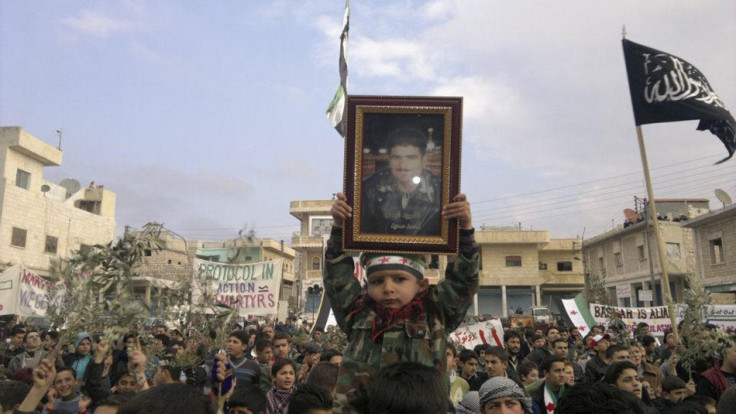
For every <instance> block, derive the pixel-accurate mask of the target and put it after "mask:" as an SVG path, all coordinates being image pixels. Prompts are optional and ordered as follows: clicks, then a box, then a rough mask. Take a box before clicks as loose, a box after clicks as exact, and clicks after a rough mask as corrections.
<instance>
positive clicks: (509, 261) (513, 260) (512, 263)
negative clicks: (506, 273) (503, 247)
mask: <svg viewBox="0 0 736 414" xmlns="http://www.w3.org/2000/svg"><path fill="white" fill-rule="evenodd" d="M506 267H521V256H506Z"/></svg>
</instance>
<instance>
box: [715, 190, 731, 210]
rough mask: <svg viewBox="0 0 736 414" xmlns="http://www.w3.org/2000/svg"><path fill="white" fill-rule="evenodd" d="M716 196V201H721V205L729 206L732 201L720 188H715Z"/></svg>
mask: <svg viewBox="0 0 736 414" xmlns="http://www.w3.org/2000/svg"><path fill="white" fill-rule="evenodd" d="M715 193H716V198H717V199H718V201H720V202H721V203H723V207H726V206H730V205H731V203H733V201H732V200H731V197H730V196H729V195H728V193H726V192H725V191H723V190H721V189H720V188H716V191H715Z"/></svg>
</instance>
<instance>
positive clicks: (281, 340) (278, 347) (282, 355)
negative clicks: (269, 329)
mask: <svg viewBox="0 0 736 414" xmlns="http://www.w3.org/2000/svg"><path fill="white" fill-rule="evenodd" d="M289 353H291V336H289V334H287V333H285V332H282V331H276V333H274V334H273V358H274V359H286V358H289Z"/></svg>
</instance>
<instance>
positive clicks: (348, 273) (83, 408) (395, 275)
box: [0, 194, 736, 414]
mask: <svg viewBox="0 0 736 414" xmlns="http://www.w3.org/2000/svg"><path fill="white" fill-rule="evenodd" d="M351 214H352V209H351V208H350V207H349V206H348V205H347V203H346V199H345V196H344V195H343V194H337V200H336V201H335V203H334V205H333V208H332V216H333V220H334V221H333V226H332V230H331V234H330V239H329V240H328V242H327V249H326V252H325V262H326V271H325V279H324V286H325V294H326V295H327V296H328V297H329V300H330V303H331V305H332V310H333V312H334V315H335V319H336V321H337V325H338V327H337V328H333V327H330V329H331V330H328V332H324V331H323V330H322V329H320V328H318V327H317V328H314V329H308V327H300V328H297V327H296V326H294V323H295V321H294V320H293V319H292V318H287V320H285V321H283V322H280V323H276V324H273V323H269V322H265V323H261V322H260V321H258V320H254V319H250V320H248V321H246V322H247V323H244V326H241V325H234V326H229V327H228V328H229V329H228V330H227V332H226V335H224V336H225V337H226V339H222V338H219V337H218V335H217V333H216V332H215V331H212V332H210V333H209V335H193V332H191V331H184V332H182V331H180V330H177V329H169V328H168V327H167V326H166V325H164V324H162V325H157V326H154V327H152V328H151V330H150V331H148V330H143V329H141V328H140V327H139V326H133V327H126V328H127V329H126V332H125V333H123V334H122V335H120V336H119V337H117V338H113V339H112V340H108V339H106V337H102V335H99V334H97V333H92V334H89V333H87V332H76V333H75V335H71V336H70V335H68V333H61V334H60V333H58V332H55V331H43V332H39V331H38V330H36V329H34V328H33V327H32V326H27V325H24V324H22V323H18V324H15V325H14V326H11V327H8V328H7V330H6V333H7V338H8V340H7V343H6V344H5V349H4V350H3V352H2V355H1V356H2V364H3V368H4V373H5V376H6V377H7V378H8V379H5V380H2V382H0V405H1V406H2V410H3V412H4V413H41V412H43V413H60V414H61V413H80V414H88V413H89V414H93V413H94V414H108V413H120V414H130V413H140V414H143V413H154V414H155V413H166V414H168V413H171V414H175V413H176V414H178V413H192V414H200V413H202V414H210V413H215V412H218V413H219V412H221V413H228V414H257V413H265V414H285V413H289V414H301V413H305V414H324V413H333V412H334V413H371V414H373V413H375V414H378V413H396V414H398V413H419V414H424V413H427V414H430V413H431V414H434V413H484V414H500V413H506V414H511V413H513V414H532V413H533V414H540V413H545V414H551V413H558V414H559V413H562V414H566V413H567V414H569V413H573V414H577V413H595V414H607V413H616V414H629V413H635V414H649V413H651V414H655V413H675V414H682V413H697V414H700V413H703V414H706V413H707V414H711V413H717V414H723V413H736V345H735V344H736V342H734V340H733V338H730V339H727V341H729V343H728V344H726V345H727V346H726V347H723V348H722V349H726V350H725V351H724V352H721V353H720V354H719V355H704V356H703V357H702V358H700V359H699V360H698V361H695V363H688V364H685V363H684V362H685V361H683V360H682V359H681V358H680V357H681V356H682V355H683V349H682V345H680V344H678V343H677V341H676V335H675V332H667V333H666V334H665V336H664V337H663V338H662V340H661V344H660V342H659V341H658V340H657V339H655V337H654V336H652V335H650V334H649V332H648V327H647V326H646V324H641V325H640V326H639V327H638V329H637V331H636V332H635V333H634V335H631V336H630V335H627V332H625V331H622V330H619V329H613V328H615V326H613V328H612V327H609V328H608V329H607V328H605V327H603V326H595V327H593V328H592V329H591V332H590V333H588V334H587V335H585V336H583V335H581V333H580V331H579V329H578V328H576V327H571V328H566V327H562V326H538V327H528V328H525V329H519V328H518V327H510V326H507V327H505V328H504V332H503V346H491V345H489V344H482V345H478V346H475V347H474V348H473V349H463V348H461V347H459V346H457V345H456V344H454V343H452V342H451V341H448V333H451V332H452V331H454V330H455V329H456V328H457V327H459V326H460V324H461V323H462V322H463V320H464V318H465V316H466V314H467V311H468V309H469V307H470V303H472V300H471V298H472V297H473V296H474V295H475V294H476V293H477V291H478V264H479V263H478V262H479V250H478V247H477V245H476V243H475V241H474V231H473V227H472V222H471V214H470V205H469V203H468V202H467V199H466V197H465V196H464V195H463V194H459V195H457V196H456V197H454V198H453V200H452V202H451V203H449V204H448V205H445V206H444V207H443V209H442V216H443V218H445V219H456V220H457V221H458V227H459V236H460V237H459V254H457V255H455V256H453V257H451V258H450V260H449V261H448V265H447V269H446V271H445V277H444V278H443V279H442V280H441V281H440V282H438V283H437V284H436V285H430V284H429V283H428V281H427V279H426V278H424V269H425V263H424V259H423V257H422V256H421V255H408V254H398V253H375V254H373V253H372V254H364V255H363V257H362V259H361V264H362V265H363V266H364V268H365V271H366V279H367V285H366V286H361V284H360V282H359V281H358V280H357V279H356V278H354V277H353V270H354V262H353V259H352V256H351V255H349V254H346V253H345V252H343V250H342V248H341V242H342V226H343V224H344V223H345V220H346V219H348V218H350V217H351ZM706 328H707V329H718V328H717V327H714V326H708V327H706ZM300 331H301V332H300ZM307 331H308V332H309V338H308V339H307V340H305V341H299V343H298V344H297V343H295V338H296V337H299V336H300V333H301V334H302V335H301V336H304V335H305V333H306V332H307ZM338 334H344V335H345V337H346V338H347V344H345V346H344V347H336V346H334V345H333V341H331V340H329V339H331V338H330V336H331V335H338ZM499 334H500V332H499ZM489 337H490V336H489ZM67 338H69V339H68V343H63V344H61V346H60V345H59V344H58V342H59V341H64V340H67ZM59 349H63V350H65V352H62V353H59V352H57V351H58V350H59ZM690 362H692V361H690Z"/></svg>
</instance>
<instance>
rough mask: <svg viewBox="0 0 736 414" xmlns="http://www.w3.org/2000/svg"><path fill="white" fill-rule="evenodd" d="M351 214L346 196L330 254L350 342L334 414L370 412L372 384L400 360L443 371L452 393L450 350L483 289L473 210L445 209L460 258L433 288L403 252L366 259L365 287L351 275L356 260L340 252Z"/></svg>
mask: <svg viewBox="0 0 736 414" xmlns="http://www.w3.org/2000/svg"><path fill="white" fill-rule="evenodd" d="M351 216H352V208H351V207H350V206H349V205H348V204H347V198H346V197H345V195H344V194H342V193H338V194H337V200H336V201H335V203H334V204H333V206H332V218H333V220H334V221H333V227H332V231H331V233H330V239H329V240H328V242H327V249H326V251H325V265H326V271H325V275H324V287H325V293H326V294H327V297H328V298H329V300H330V304H331V305H332V309H333V312H334V314H335V319H336V321H337V324H338V326H339V327H340V329H341V330H342V331H343V332H345V334H346V335H347V337H348V338H349V343H348V346H347V347H346V349H345V353H344V354H343V359H342V364H341V365H340V371H339V374H338V381H337V386H336V406H335V407H336V408H335V411H336V412H340V413H343V412H347V411H349V410H353V411H358V410H359V409H361V408H362V407H364V406H365V404H366V401H367V399H366V398H367V390H368V388H369V385H370V384H371V379H372V378H373V377H374V376H375V375H377V374H378V372H379V371H380V370H381V368H384V367H386V366H388V365H391V364H392V363H395V362H417V363H420V364H422V365H426V366H430V367H433V368H436V369H437V370H439V372H441V373H442V375H443V376H444V378H443V380H444V383H445V384H446V386H447V388H448V392H449V381H448V378H447V373H446V370H447V357H446V355H445V345H446V344H447V335H448V332H452V331H454V330H455V329H457V327H458V326H460V324H461V323H462V322H463V320H464V318H465V315H466V313H467V311H468V309H469V308H470V305H471V304H472V302H473V301H472V298H473V296H474V295H475V294H476V293H477V291H478V263H479V260H478V259H479V250H478V246H477V245H476V244H475V237H474V230H473V226H472V218H471V213H470V204H469V203H468V201H467V198H466V196H465V195H464V194H458V195H457V196H455V197H454V198H453V200H452V202H451V203H449V204H447V205H445V206H444V207H443V209H442V217H443V219H445V220H447V219H449V220H458V227H459V228H460V243H459V254H458V255H456V256H452V257H450V258H449V260H448V265H447V269H446V270H445V277H444V279H442V280H440V281H439V282H438V283H437V285H435V286H430V285H429V281H428V280H427V279H426V278H425V277H424V270H425V261H424V258H423V257H421V256H417V255H408V254H401V253H383V254H366V255H364V256H363V258H362V263H363V265H364V267H365V273H366V279H367V286H366V287H365V288H363V287H362V286H361V285H360V281H359V280H358V279H356V278H355V277H354V276H353V274H354V271H355V264H354V261H353V257H352V256H351V255H349V254H346V253H344V252H343V251H342V226H343V224H344V222H345V220H346V219H347V218H349V217H351Z"/></svg>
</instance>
